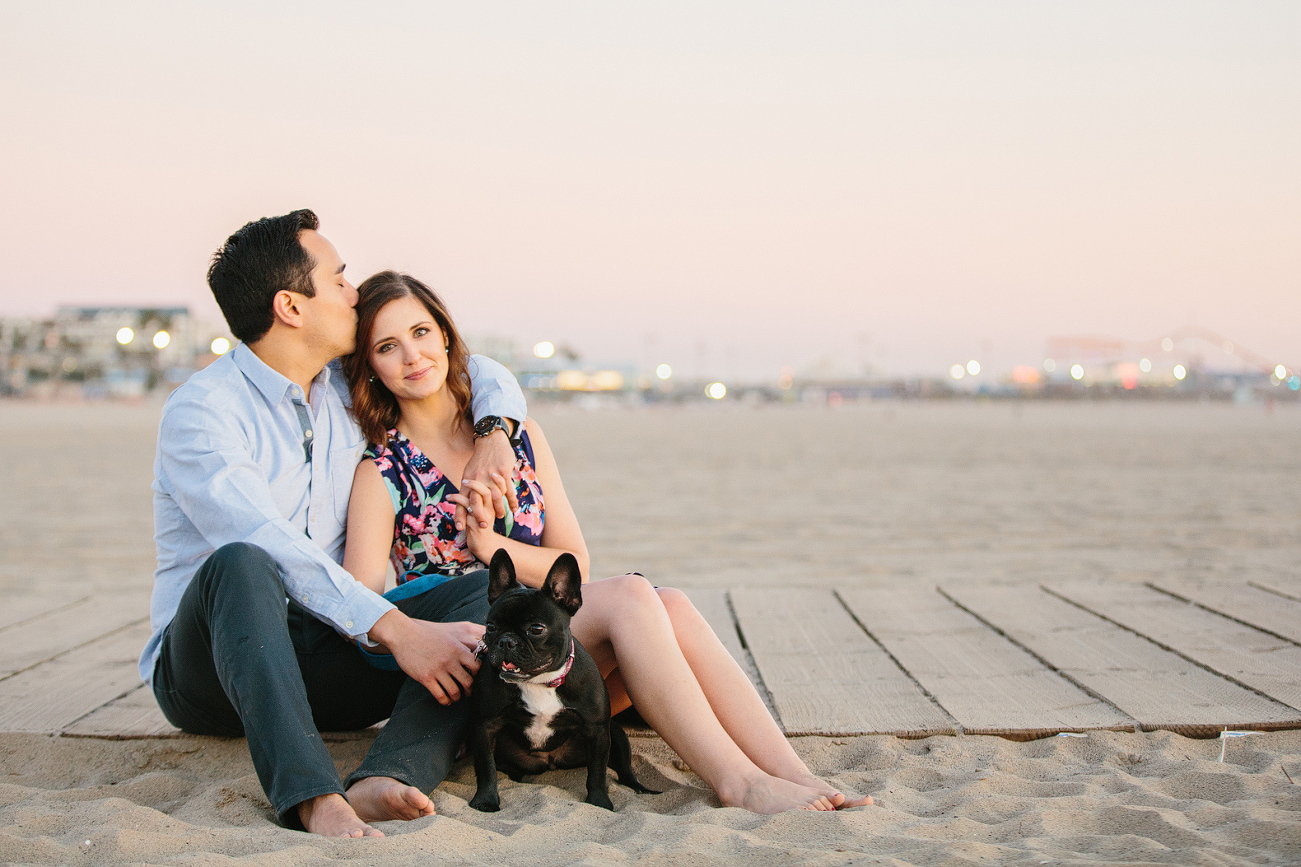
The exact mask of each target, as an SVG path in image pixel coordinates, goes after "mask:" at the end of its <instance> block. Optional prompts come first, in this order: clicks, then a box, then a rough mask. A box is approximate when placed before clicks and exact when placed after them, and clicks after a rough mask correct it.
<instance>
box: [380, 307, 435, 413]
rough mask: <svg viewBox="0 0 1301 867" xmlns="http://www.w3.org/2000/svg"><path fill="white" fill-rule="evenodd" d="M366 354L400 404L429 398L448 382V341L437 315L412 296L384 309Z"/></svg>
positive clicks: (381, 311) (381, 309)
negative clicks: (435, 319)
mask: <svg viewBox="0 0 1301 867" xmlns="http://www.w3.org/2000/svg"><path fill="white" fill-rule="evenodd" d="M366 351H367V352H369V353H370V356H369V357H370V366H371V368H372V369H374V371H375V375H376V376H377V377H379V379H380V381H381V382H383V383H384V385H385V386H387V387H388V390H389V391H391V392H393V395H394V396H395V397H397V398H398V399H399V400H418V399H420V398H424V397H428V396H430V395H431V394H435V393H437V392H438V391H439V390H440V389H441V388H442V387H443V385H444V383H446V382H447V340H446V338H444V337H443V331H442V329H441V328H439V327H438V323H437V322H436V321H434V317H433V314H431V313H430V312H429V311H428V310H427V309H425V305H423V304H421V303H420V302H419V301H418V300H416V299H415V298H412V297H410V296H407V297H405V298H398V299H395V300H393V301H390V302H389V303H388V304H385V305H384V306H383V307H382V308H380V311H379V313H378V314H376V316H375V326H374V327H373V328H372V329H371V332H370V346H368V347H367V348H366Z"/></svg>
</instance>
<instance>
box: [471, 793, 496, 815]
mask: <svg viewBox="0 0 1301 867" xmlns="http://www.w3.org/2000/svg"><path fill="white" fill-rule="evenodd" d="M470 806H471V807H474V809H476V810H478V811H479V812H480V813H495V812H497V811H498V810H500V809H501V798H488V797H479V796H478V795H475V796H474V797H473V798H471V799H470Z"/></svg>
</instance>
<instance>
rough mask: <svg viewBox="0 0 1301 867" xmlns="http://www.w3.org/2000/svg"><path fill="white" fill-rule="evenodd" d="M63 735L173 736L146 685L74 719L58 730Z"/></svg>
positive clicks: (176, 733) (177, 731)
mask: <svg viewBox="0 0 1301 867" xmlns="http://www.w3.org/2000/svg"><path fill="white" fill-rule="evenodd" d="M61 734H63V735H64V736H66V737H88V738H110V739H115V740H118V739H120V740H127V739H131V738H156V737H176V736H179V735H181V734H182V732H181V730H180V729H178V728H176V727H175V726H173V725H172V724H171V723H169V722H168V721H167V718H166V717H164V716H163V712H162V711H161V710H159V709H158V702H156V701H155V700H154V693H153V690H151V689H150V688H149V687H148V686H146V685H145V684H143V683H142V684H140V685H139V688H137V689H134V690H132V691H131V692H129V693H127V694H126V695H124V696H122V697H121V698H119V699H115V700H113V701H110V702H109V703H108V704H106V705H104V706H103V707H100V708H99V709H98V710H94V711H91V713H89V714H88V715H86V716H83V717H82V718H81V719H79V720H76V721H74V722H73V723H72V724H71V725H69V726H67V727H66V728H64V729H63V730H62V732H61Z"/></svg>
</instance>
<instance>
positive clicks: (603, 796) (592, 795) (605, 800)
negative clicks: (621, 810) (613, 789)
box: [587, 792, 614, 812]
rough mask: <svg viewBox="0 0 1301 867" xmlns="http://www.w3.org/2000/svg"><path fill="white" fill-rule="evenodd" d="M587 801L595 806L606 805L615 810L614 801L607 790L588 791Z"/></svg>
mask: <svg viewBox="0 0 1301 867" xmlns="http://www.w3.org/2000/svg"><path fill="white" fill-rule="evenodd" d="M587 803H589V804H591V805H592V806H593V807H604V808H605V809H607V810H609V811H611V812H614V802H613V801H611V800H610V795H609V794H608V793H606V792H588V793H587Z"/></svg>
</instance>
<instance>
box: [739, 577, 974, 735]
mask: <svg viewBox="0 0 1301 867" xmlns="http://www.w3.org/2000/svg"><path fill="white" fill-rule="evenodd" d="M731 599H732V607H733V609H734V610H735V612H736V618H737V622H738V624H739V626H740V631H741V634H742V636H743V637H744V639H745V643H746V646H747V647H749V649H750V653H751V654H753V656H754V661H755V664H756V665H757V666H758V667H759V673H760V675H761V676H762V678H763V682H764V684H765V685H766V686H767V687H768V690H769V692H770V693H771V694H772V697H773V703H774V704H775V705H776V708H777V713H778V715H779V717H780V719H781V722H782V725H783V727H784V728H785V730H786V732H787V733H788V734H826V735H830V734H897V735H902V736H905V737H923V736H926V735H932V734H956V732H957V726H956V725H955V724H954V722H953V720H952V719H950V718H949V716H948V715H947V714H945V713H944V711H943V710H941V709H940V708H939V707H938V706H936V704H935V703H934V702H932V701H931V700H930V699H929V698H928V697H927V696H926V694H925V693H924V692H923V691H922V690H921V689H920V688H918V686H917V684H915V683H914V682H913V681H912V680H911V679H910V678H909V677H908V675H907V674H906V673H904V672H903V671H902V670H901V669H900V668H899V666H897V665H896V664H895V663H894V661H893V660H891V659H890V657H889V656H888V655H887V654H886V653H885V652H884V651H883V650H881V648H880V647H879V646H877V644H876V642H874V641H873V640H872V639H871V638H870V637H868V636H867V635H866V634H865V633H864V632H863V630H862V629H861V628H860V627H859V626H858V624H857V623H855V622H854V620H853V618H852V617H850V615H849V613H848V612H847V611H846V610H845V608H844V606H843V605H841V604H840V602H839V600H837V599H836V597H835V596H834V595H833V594H832V592H831V591H830V590H825V589H822V588H809V587H765V588H757V587H756V588H750V587H738V588H734V589H733V590H732V591H731Z"/></svg>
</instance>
